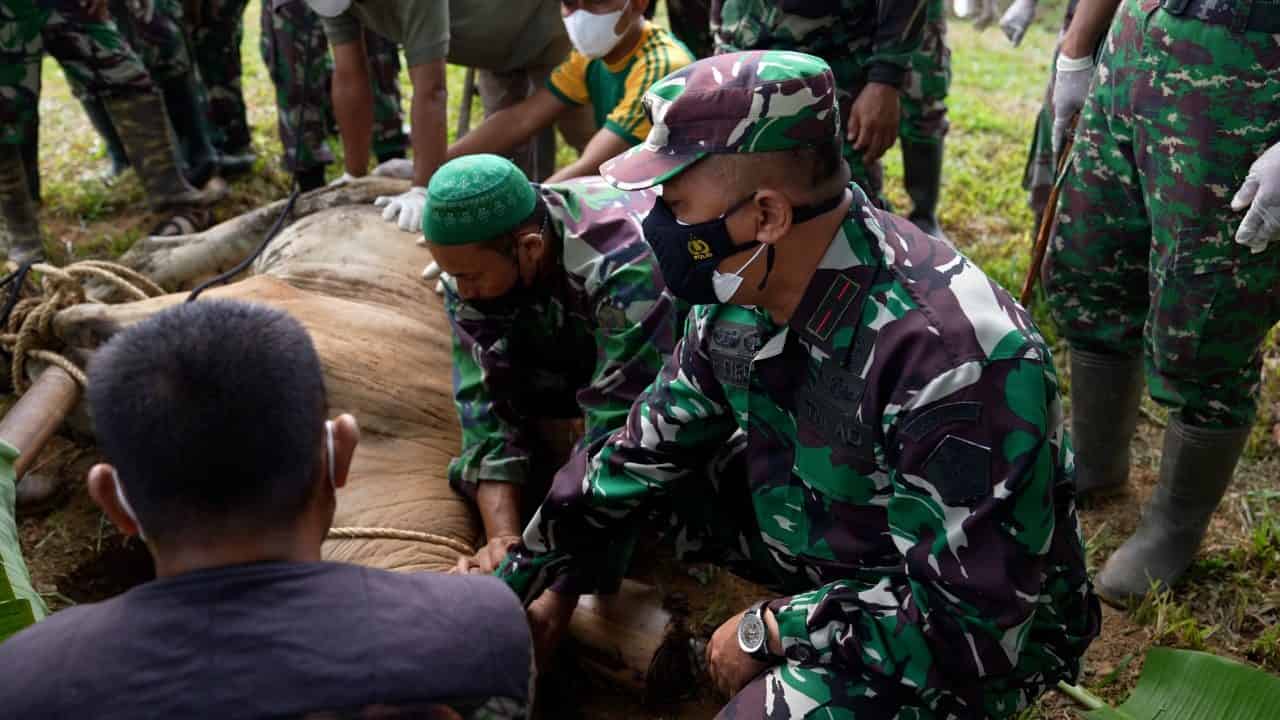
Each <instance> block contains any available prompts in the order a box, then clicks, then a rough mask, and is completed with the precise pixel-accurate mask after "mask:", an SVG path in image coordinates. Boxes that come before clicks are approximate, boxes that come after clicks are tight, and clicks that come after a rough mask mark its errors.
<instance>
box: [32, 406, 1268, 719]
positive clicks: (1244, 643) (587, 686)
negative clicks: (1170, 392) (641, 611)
mask: <svg viewBox="0 0 1280 720" xmlns="http://www.w3.org/2000/svg"><path fill="white" fill-rule="evenodd" d="M1153 417H1154V414H1153ZM1159 438H1160V429H1159V427H1157V426H1156V425H1155V424H1153V423H1152V422H1144V423H1143V424H1142V426H1141V427H1140V430H1139V437H1138V438H1137V442H1136V443H1135V452H1134V458H1133V460H1134V463H1133V470H1134V472H1133V482H1132V488H1131V490H1130V491H1129V492H1127V493H1125V494H1122V495H1119V496H1116V497H1113V498H1110V499H1108V500H1106V501H1105V502H1101V503H1098V504H1096V505H1094V506H1091V507H1086V508H1084V509H1083V510H1082V518H1083V524H1084V531H1085V537H1086V540H1087V542H1088V547H1089V560H1090V564H1091V566H1092V567H1094V568H1096V567H1098V566H1100V565H1101V563H1102V562H1103V561H1104V560H1105V558H1106V555H1107V553H1108V552H1110V551H1111V550H1112V549H1114V548H1115V547H1116V546H1117V545H1118V544H1119V543H1120V542H1121V541H1122V540H1123V538H1124V537H1126V536H1127V534H1128V533H1129V532H1131V531H1132V530H1133V528H1134V526H1135V525H1136V523H1137V521H1138V518H1139V512H1138V508H1139V507H1140V506H1141V503H1142V502H1143V501H1145V499H1146V497H1147V496H1148V495H1149V494H1150V492H1151V490H1152V487H1153V485H1154V483H1155V479H1156V476H1155V472H1154V470H1155V468H1156V467H1157V464H1158V460H1159V451H1158V448H1159V445H1158V442H1159ZM96 459H97V457H96V454H95V452H94V451H93V449H92V447H88V446H86V445H84V444H83V441H81V443H80V444H77V443H76V442H74V441H72V440H69V439H66V438H61V437H59V438H55V439H54V441H53V442H52V443H51V444H50V446H49V447H48V448H47V449H46V450H45V452H44V454H43V455H42V457H41V459H40V461H39V462H38V463H37V466H36V469H35V470H34V472H46V473H56V474H57V475H58V476H59V477H62V478H64V479H65V480H66V483H67V487H66V491H65V493H64V496H63V497H62V499H61V502H60V504H59V505H58V506H57V507H56V508H54V509H52V510H50V511H46V512H45V513H42V514H33V515H30V516H25V517H21V518H20V527H21V535H22V542H23V551H24V553H25V555H26V558H27V561H28V563H29V565H30V568H31V575H32V579H33V581H34V582H35V584H36V587H37V589H38V590H39V591H40V592H41V593H43V594H44V595H45V597H46V599H47V601H48V602H49V605H50V608H51V609H53V610H57V609H60V608H63V607H67V606H69V605H72V604H76V603H84V602H93V601H96V600H101V599H103V598H106V597H110V596H111V595H114V594H116V593H118V592H121V591H123V590H125V589H127V588H129V587H131V586H133V585H135V584H137V583H139V582H143V581H145V580H147V579H149V578H150V577H151V574H152V569H151V563H150V559H149V558H148V556H147V554H146V551H145V548H144V547H143V546H142V545H141V543H139V542H138V541H137V540H136V539H130V540H125V539H123V538H122V537H121V536H120V535H119V534H118V533H117V532H116V531H115V529H114V528H113V527H112V526H111V525H110V524H109V523H108V522H106V520H105V519H104V518H103V517H102V515H101V513H100V512H98V511H97V510H96V508H95V507H94V506H93V504H92V502H91V501H90V499H89V497H88V495H87V494H86V492H85V490H84V483H83V478H84V476H85V473H86V472H87V470H88V468H89V467H90V466H91V465H92V464H93V462H95V461H96ZM1278 478H1280V464H1277V462H1276V461H1274V460H1265V461H1261V462H1259V461H1246V462H1245V463H1244V464H1243V465H1242V466H1241V469H1240V470H1239V472H1238V473H1237V480H1236V484H1235V485H1234V486H1233V488H1232V490H1231V492H1230V493H1229V494H1228V496H1227V498H1226V500H1225V501H1224V502H1223V506H1222V508H1221V509H1220V510H1219V512H1218V514H1217V515H1216V516H1215V518H1214V522H1213V525H1212V527H1211V529H1210V535H1209V538H1208V541H1207V543H1206V546H1205V549H1204V551H1203V552H1202V554H1201V560H1200V561H1198V562H1197V564H1196V566H1195V567H1194V568H1193V570H1192V572H1191V574H1190V576H1189V578H1188V580H1187V582H1185V583H1183V584H1182V585H1181V586H1180V587H1179V588H1178V589H1177V590H1176V591H1175V592H1173V593H1169V594H1165V595H1162V596H1160V597H1159V598H1157V599H1155V600H1150V601H1148V602H1147V603H1144V604H1143V605H1142V606H1140V607H1138V608H1136V609H1134V610H1132V611H1130V612H1121V611H1117V610H1115V609H1112V608H1108V607H1105V606H1104V611H1103V612H1104V624H1103V632H1102V636H1101V637H1099V638H1098V639H1097V640H1096V641H1095V642H1094V643H1093V645H1092V647H1091V648H1090V650H1089V653H1088V655H1087V657H1086V663H1085V671H1084V674H1083V676H1082V678H1081V683H1082V684H1083V685H1086V686H1087V687H1089V688H1090V689H1091V690H1093V691H1094V692H1095V693H1097V694H1099V695H1101V696H1102V697H1104V698H1106V699H1108V700H1114V701H1119V700H1122V699H1123V698H1124V697H1125V696H1127V695H1128V693H1129V691H1130V690H1131V689H1132V688H1133V686H1134V684H1135V683H1136V681H1137V677H1138V674H1139V672H1140V671H1141V666H1142V657H1143V656H1144V654H1145V651H1146V649H1147V648H1148V647H1150V646H1151V645H1153V644H1160V645H1171V646H1177V647H1189V648H1198V649H1205V650H1209V651H1211V652H1215V653H1218V654H1221V655H1225V656H1228V657H1233V658H1235V659H1238V660H1243V661H1246V662H1252V663H1256V664H1259V665H1261V666H1262V667H1264V668H1267V669H1269V670H1270V671H1272V672H1277V671H1280V640H1278V639H1277V635H1276V631H1275V628H1276V627H1278V626H1280V531H1277V525H1276V520H1277V518H1278V517H1280V482H1278ZM1268 533H1271V534H1269V535H1268ZM638 574H639V575H640V576H641V577H642V579H645V580H647V581H649V582H652V583H655V584H657V585H658V587H659V588H660V589H662V590H663V591H664V593H665V594H667V595H668V596H670V595H672V594H676V593H678V594H680V595H682V596H684V597H685V598H687V601H688V606H689V616H688V617H689V621H688V622H689V626H690V628H691V629H692V630H693V631H694V633H695V635H700V636H701V637H704V638H705V637H708V636H709V635H710V634H711V632H712V631H713V630H714V629H715V628H716V627H717V626H718V625H719V624H720V623H721V622H723V620H724V619H725V618H727V617H729V616H730V615H731V614H732V613H734V612H736V611H737V610H740V609H741V608H743V607H745V606H746V605H748V604H749V603H750V602H752V601H753V600H754V599H756V598H757V597H761V596H762V592H763V591H761V590H760V589H758V588H755V587H754V586H751V585H750V584H748V583H745V582H742V581H741V580H738V579H737V578H734V577H733V576H731V575H729V574H728V573H725V572H723V571H719V570H717V569H715V568H710V567H698V568H693V569H690V568H687V567H679V566H677V565H676V564H675V563H674V562H672V561H670V560H668V559H665V558H663V557H662V556H661V555H659V556H658V557H657V558H655V559H651V560H650V561H649V562H648V563H645V564H644V565H643V566H641V567H640V568H639V569H638ZM541 692H542V697H543V700H544V713H543V716H544V717H556V718H570V719H572V718H575V717H581V718H606V719H608V718H633V717H649V718H687V719H693V718H710V717H712V716H714V714H715V711H716V709H717V707H718V704H717V700H716V698H715V697H714V696H713V694H712V693H711V692H710V691H709V690H706V689H705V688H704V689H700V690H696V691H695V692H696V695H695V697H694V698H693V699H692V700H688V701H685V702H681V703H678V704H674V705H667V706H661V707H645V706H643V705H642V704H641V703H640V702H639V699H638V698H636V697H635V696H634V695H631V694H628V693H627V692H625V691H623V690H621V689H619V688H618V687H617V685H616V684H615V683H611V682H608V681H607V680H603V679H601V678H597V677H593V676H592V675H591V674H590V673H585V672H582V671H581V669H580V668H579V667H577V662H576V659H575V657H574V655H573V653H572V651H566V652H565V653H562V655H561V657H560V658H559V659H558V667H557V669H556V672H555V674H554V676H552V677H550V678H549V679H548V680H547V682H546V683H544V685H543V688H542V690H541ZM1071 707H1072V705H1071V703H1070V701H1068V700H1067V699H1066V698H1065V697H1063V696H1061V695H1059V694H1057V693H1049V694H1048V695H1046V696H1045V697H1044V698H1042V700H1041V702H1040V703H1039V705H1038V706H1037V707H1036V708H1034V709H1032V710H1031V711H1030V712H1029V713H1028V714H1027V716H1026V717H1028V718H1069V717H1072V715H1071V713H1070V708H1071Z"/></svg>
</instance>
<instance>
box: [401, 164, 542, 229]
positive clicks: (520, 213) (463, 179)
mask: <svg viewBox="0 0 1280 720" xmlns="http://www.w3.org/2000/svg"><path fill="white" fill-rule="evenodd" d="M536 203H537V201H536V198H535V197H534V192H533V187H532V186H531V185H530V184H529V178H527V177H525V175H524V173H523V172H521V171H520V168H518V167H516V166H515V164H513V163H512V162H511V161H510V160H508V159H506V158H504V157H499V156H497V155H466V156H463V157H460V158H457V159H455V160H451V161H449V162H447V163H445V164H444V165H441V166H440V169H439V170H436V172H435V174H434V175H432V176H431V182H430V183H429V184H428V185H427V207H426V211H425V212H424V213H423V214H422V233H423V235H425V236H426V238H427V240H428V241H429V242H431V243H433V244H436V245H469V244H471V243H478V242H485V241H487V240H492V239H494V238H496V237H498V236H500V235H502V234H503V233H506V232H509V231H511V230H512V229H514V228H515V227H517V226H518V225H519V224H520V223H521V222H523V221H524V220H525V219H526V218H528V217H529V214H530V213H532V212H533V208H534V207H535V205H536Z"/></svg>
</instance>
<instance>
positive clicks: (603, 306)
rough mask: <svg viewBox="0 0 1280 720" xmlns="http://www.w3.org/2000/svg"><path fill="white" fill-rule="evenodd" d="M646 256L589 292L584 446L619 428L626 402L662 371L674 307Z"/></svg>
mask: <svg viewBox="0 0 1280 720" xmlns="http://www.w3.org/2000/svg"><path fill="white" fill-rule="evenodd" d="M658 277H659V275H658V269H657V261H655V260H654V259H653V256H652V255H649V254H648V253H646V254H644V255H642V256H639V257H636V258H632V259H629V260H626V261H624V262H623V264H621V265H620V266H618V267H617V268H615V269H614V270H613V271H612V272H610V273H609V276H608V277H607V278H606V279H605V281H604V282H603V283H601V285H600V287H599V289H597V290H596V292H595V293H594V294H593V298H592V302H593V304H594V312H595V320H596V331H595V343H596V364H595V371H594V372H593V373H592V375H591V382H590V384H588V385H587V387H585V388H583V389H582V390H580V391H579V392H578V406H579V407H581V408H582V412H583V416H584V420H585V433H584V434H583V437H582V441H581V442H580V443H579V447H580V448H585V447H587V446H589V445H591V444H594V443H596V442H597V441H599V440H602V439H604V438H605V437H607V436H608V435H609V434H610V433H612V432H613V431H615V430H617V429H618V428H620V427H622V425H623V424H624V423H625V422H626V419H627V412H628V411H630V410H631V404H632V403H633V402H635V399H636V398H637V397H639V395H640V393H642V392H644V390H645V388H647V387H648V386H649V383H651V382H653V379H654V378H655V377H657V376H658V372H659V371H661V370H662V363H663V361H664V360H665V359H666V358H667V357H670V355H671V350H672V348H673V347H674V346H675V339H676V333H675V331H676V327H677V326H676V322H677V321H676V318H675V315H676V308H675V303H674V301H673V299H672V297H671V295H670V294H669V293H665V292H663V291H662V285H661V283H660V282H659V281H658V280H657V278H658Z"/></svg>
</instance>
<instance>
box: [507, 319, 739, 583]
mask: <svg viewBox="0 0 1280 720" xmlns="http://www.w3.org/2000/svg"><path fill="white" fill-rule="evenodd" d="M705 311H706V308H705V307H704V308H699V309H697V310H695V311H694V312H693V313H691V314H690V316H689V319H688V321H687V322H686V324H685V333H684V338H683V339H682V340H681V341H680V343H679V344H678V345H677V346H676V350H675V352H674V353H673V354H672V356H671V359H670V360H668V361H667V363H666V365H665V366H664V367H663V368H662V372H661V373H660V374H659V375H658V377H657V378H656V379H654V381H653V383H652V384H651V385H650V386H649V387H648V389H646V390H645V391H644V393H643V394H641V395H640V397H639V398H637V399H636V402H635V404H634V405H632V406H631V411H630V413H629V414H628V415H627V422H626V425H625V426H624V427H623V428H621V429H619V430H618V431H617V432H616V433H614V434H613V435H612V436H610V437H609V438H608V439H607V440H605V441H603V442H602V443H600V444H597V446H596V448H597V449H598V451H597V452H595V453H579V454H577V455H575V457H574V459H573V460H572V461H570V463H569V464H567V465H565V467H564V468H562V469H561V470H560V472H559V473H557V474H556V478H555V481H554V483H553V484H552V487H551V492H549V493H548V494H547V497H546V499H545V500H544V501H543V503H542V506H541V507H539V508H538V512H537V514H536V515H535V516H534V518H533V520H532V522H530V523H529V527H528V528H527V529H525V532H524V541H523V542H522V543H521V544H520V546H518V547H517V548H516V549H515V550H513V551H512V553H511V554H510V555H509V556H508V557H507V560H506V561H505V562H504V563H503V565H502V567H500V568H498V571H497V574H498V576H499V577H501V578H502V579H503V580H505V581H506V582H507V583H508V584H509V585H510V586H511V588H512V589H513V590H514V591H515V592H516V595H518V596H519V597H520V598H521V599H522V600H523V601H524V602H525V603H526V604H527V603H529V602H530V601H532V600H533V599H534V598H536V597H537V596H538V595H539V594H541V593H542V591H543V590H545V589H547V588H548V587H552V588H553V589H555V590H556V591H558V592H561V593H566V594H584V593H588V592H600V591H610V590H613V589H615V588H616V585H617V583H618V581H620V580H621V578H622V574H623V572H624V571H625V570H626V563H627V561H628V559H629V548H627V547H623V545H625V543H627V542H629V539H630V535H629V533H627V532H624V531H625V530H627V529H629V528H630V527H631V526H632V525H633V524H634V523H635V522H636V520H637V518H638V517H639V516H640V514H641V512H642V511H643V510H644V509H646V508H647V507H649V506H651V504H652V503H654V502H656V501H658V500H659V499H661V498H662V497H664V496H666V494H667V493H668V491H669V488H670V486H671V484H672V483H675V482H678V481H680V480H682V479H683V478H685V477H686V476H688V475H689V474H691V473H692V472H695V471H696V470H697V469H698V468H699V466H700V465H701V464H703V463H705V462H706V461H707V458H708V457H709V456H710V455H711V454H712V449H713V448H717V447H719V446H720V445H721V444H723V443H724V441H725V440H726V439H728V438H729V436H730V435H732V434H733V431H734V429H735V428H736V427H737V425H736V423H735V421H734V418H733V415H732V410H731V408H730V407H729V404H728V401H727V399H726V398H725V395H724V391H723V390H722V389H721V387H720V384H719V383H718V382H717V381H716V379H715V375H714V374H713V372H712V369H711V360H710V358H709V356H708V355H707V352H706V348H705V344H704V343H703V342H702V340H701V338H700V334H699V330H698V327H699V324H698V315H699V314H700V312H703V313H705ZM588 456H590V459H588ZM584 477H585V481H584Z"/></svg>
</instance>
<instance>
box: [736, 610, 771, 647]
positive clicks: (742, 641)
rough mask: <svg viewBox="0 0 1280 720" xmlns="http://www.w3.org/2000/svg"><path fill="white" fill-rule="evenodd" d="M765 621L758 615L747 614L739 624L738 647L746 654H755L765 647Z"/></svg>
mask: <svg viewBox="0 0 1280 720" xmlns="http://www.w3.org/2000/svg"><path fill="white" fill-rule="evenodd" d="M764 633H765V630H764V621H763V620H761V619H760V615H759V614H758V613H747V614H746V615H744V616H742V622H740V623H738V647H740V648H742V651H743V652H745V653H753V652H756V651H757V650H759V649H760V648H761V647H764Z"/></svg>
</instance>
